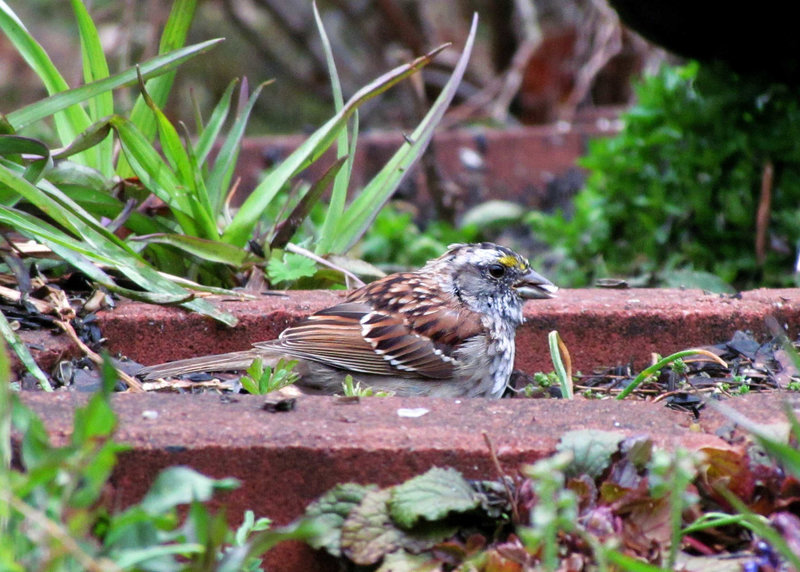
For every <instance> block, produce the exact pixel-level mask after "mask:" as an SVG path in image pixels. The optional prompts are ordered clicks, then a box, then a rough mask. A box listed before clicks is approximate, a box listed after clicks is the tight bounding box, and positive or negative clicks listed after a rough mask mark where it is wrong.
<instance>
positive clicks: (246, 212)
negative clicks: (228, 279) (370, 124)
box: [223, 48, 443, 246]
mask: <svg viewBox="0 0 800 572" xmlns="http://www.w3.org/2000/svg"><path fill="white" fill-rule="evenodd" d="M442 49H443V48H438V49H436V50H434V51H432V52H430V53H429V54H427V55H425V56H422V57H420V58H417V59H415V60H414V61H413V62H411V63H409V64H406V65H403V66H399V67H397V68H395V69H393V70H391V71H389V72H387V73H385V74H384V75H382V76H380V77H379V78H377V79H376V80H374V81H373V82H372V83H370V84H368V85H367V86H365V87H363V88H361V89H360V90H358V91H357V92H356V93H355V95H353V97H351V98H350V100H349V101H348V102H347V104H346V105H345V106H344V107H343V108H342V110H341V111H340V112H339V113H337V114H336V115H334V116H333V117H332V118H331V119H329V120H328V121H327V122H326V123H325V124H324V125H322V127H320V128H319V129H317V130H316V131H315V132H314V133H312V134H311V136H309V138H308V139H306V140H305V141H304V142H303V143H302V144H301V145H300V146H299V147H298V148H297V149H296V150H295V151H294V152H293V153H292V154H291V155H289V157H287V158H286V159H285V160H284V161H283V162H282V163H281V164H280V165H279V166H278V167H276V168H275V169H274V170H272V171H271V172H270V173H269V174H268V175H267V176H266V177H265V178H264V180H263V181H261V183H260V184H259V185H258V186H257V187H256V188H255V189H253V192H252V193H251V194H250V196H249V197H247V200H245V202H244V204H242V206H241V208H240V209H239V212H238V213H237V214H236V216H235V217H234V218H233V220H232V221H231V223H230V224H229V225H228V227H227V228H226V229H225V233H224V234H223V240H224V241H225V242H229V243H231V244H236V245H238V246H244V244H245V243H246V242H247V241H248V240H249V239H250V236H251V234H252V231H253V228H254V227H255V225H256V222H258V219H259V218H260V217H261V213H263V212H264V210H265V209H266V208H267V206H269V204H270V203H271V202H272V199H273V198H275V195H277V194H278V192H279V191H280V190H281V188H283V186H284V185H285V184H286V182H287V181H288V180H289V179H290V178H291V177H293V176H294V175H295V174H297V173H299V172H300V171H302V170H303V169H305V168H306V167H307V166H308V165H310V164H311V163H313V162H314V161H315V160H316V159H318V158H319V157H320V155H322V154H323V153H324V152H325V150H326V149H327V148H328V147H330V145H331V143H333V141H334V140H335V139H336V137H337V136H338V135H339V133H340V132H341V130H342V129H344V128H345V126H346V124H347V121H348V119H349V118H350V116H351V115H352V114H353V113H354V112H355V110H356V109H357V108H358V107H359V106H360V105H361V104H363V103H364V102H366V101H368V100H370V99H372V98H373V97H375V96H377V95H379V94H381V93H383V92H384V91H386V90H387V89H389V88H390V87H392V86H393V85H394V84H396V83H397V82H399V81H402V80H403V79H405V78H407V77H408V76H410V75H412V74H414V73H416V72H417V71H419V69H421V68H422V67H424V66H425V65H427V64H429V63H430V62H431V60H432V59H433V57H434V56H435V55H436V54H438V53H439V52H440V51H441V50H442Z"/></svg>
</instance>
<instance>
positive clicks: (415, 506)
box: [389, 467, 481, 529]
mask: <svg viewBox="0 0 800 572" xmlns="http://www.w3.org/2000/svg"><path fill="white" fill-rule="evenodd" d="M480 502H481V501H480V497H479V496H478V495H477V494H475V491H474V490H473V489H472V487H471V486H470V485H469V483H468V482H467V481H466V479H464V477H463V476H461V473H459V472H458V471H457V470H455V469H452V468H448V469H442V468H440V467H434V468H432V469H431V470H429V471H428V472H427V473H425V474H422V475H419V476H417V477H414V478H413V479H410V480H408V481H406V482H404V483H402V484H400V485H397V486H396V487H394V488H393V489H392V496H391V500H390V501H389V510H390V514H391V515H392V520H394V521H395V522H396V523H397V524H399V525H400V526H401V527H403V528H406V529H409V528H412V527H414V526H415V525H416V524H417V523H418V522H419V521H420V520H421V519H424V520H427V521H435V520H441V519H444V518H445V517H447V515H448V514H450V513H452V512H457V513H458V512H467V511H470V510H473V509H475V508H477V507H478V506H479V505H480Z"/></svg>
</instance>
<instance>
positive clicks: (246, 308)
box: [98, 289, 800, 373]
mask: <svg viewBox="0 0 800 572" xmlns="http://www.w3.org/2000/svg"><path fill="white" fill-rule="evenodd" d="M341 296H342V294H341V293H337V292H331V291H309V292H297V291H294V292H286V293H284V294H281V295H276V296H262V297H261V298H260V299H259V300H255V301H253V300H248V301H238V300H219V304H220V306H221V307H223V308H224V309H225V310H227V311H229V312H232V313H233V314H235V315H236V316H237V317H238V318H239V320H240V321H239V325H237V326H236V327H234V328H228V327H226V326H223V325H221V324H218V323H216V322H214V321H213V320H210V319H208V318H204V317H202V316H199V315H196V314H189V313H187V312H185V311H183V310H182V309H180V308H168V307H158V306H149V305H145V304H139V303H132V302H122V303H120V304H119V306H118V307H117V308H116V309H114V310H113V311H110V312H103V313H101V314H100V315H99V316H98V319H99V323H100V327H101V330H102V332H103V335H104V336H105V337H106V338H108V345H109V349H110V350H111V351H113V352H120V353H122V354H124V355H126V356H128V357H130V358H131V359H134V360H136V361H139V362H141V363H143V364H147V365H149V364H153V363H159V362H162V361H169V360H174V359H180V358H186V357H192V356H196V355H203V354H208V353H220V352H227V351H234V350H241V349H245V348H248V347H249V346H250V344H251V343H252V342H256V341H261V340H267V339H272V338H274V337H276V336H277V335H278V334H279V333H280V332H281V330H283V329H284V328H286V327H287V326H289V325H291V324H293V323H295V322H296V321H297V320H299V319H301V318H302V317H304V316H305V315H307V314H308V313H310V312H313V311H316V310H320V309H322V308H324V307H326V306H329V305H332V304H334V303H336V302H337V301H338V300H340V299H341ZM768 315H773V316H775V317H776V318H777V319H778V321H779V322H780V323H782V324H785V325H786V326H787V327H788V328H789V330H790V334H791V335H792V336H794V335H797V333H798V326H800V289H771V290H767V289H762V290H754V291H751V292H745V293H743V294H742V295H741V296H740V297H732V296H721V295H718V294H705V293H703V292H702V291H700V290H666V289H629V290H610V289H581V290H561V291H559V295H558V297H557V298H554V299H552V300H534V301H530V302H528V303H527V304H526V305H525V316H526V319H527V322H526V324H525V325H524V326H522V327H521V328H520V329H519V331H518V335H517V367H518V368H519V369H521V370H523V371H525V372H527V373H534V372H536V371H551V370H552V369H553V366H552V363H551V360H550V355H549V351H548V346H547V334H548V332H550V331H551V330H558V331H559V333H560V335H561V337H562V338H563V340H564V342H565V343H566V345H567V347H568V348H569V351H570V354H571V356H572V363H573V368H574V370H576V371H577V370H581V371H584V372H588V371H591V370H592V368H596V367H598V366H616V365H620V364H627V363H628V362H629V361H633V362H634V365H635V367H636V368H638V369H643V368H644V367H646V365H648V364H649V362H650V359H651V353H653V352H658V353H660V354H662V355H667V354H668V353H671V352H674V351H679V350H684V349H688V348H690V347H693V346H698V345H708V344H714V343H718V342H722V341H725V340H728V339H730V338H731V336H732V335H733V333H734V332H735V331H736V330H737V329H739V330H752V331H753V332H755V333H756V334H757V335H759V336H760V337H762V338H765V337H766V336H767V334H768V330H767V328H766V326H765V324H764V319H765V317H766V316H768Z"/></svg>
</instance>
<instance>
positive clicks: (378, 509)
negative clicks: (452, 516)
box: [341, 489, 457, 566]
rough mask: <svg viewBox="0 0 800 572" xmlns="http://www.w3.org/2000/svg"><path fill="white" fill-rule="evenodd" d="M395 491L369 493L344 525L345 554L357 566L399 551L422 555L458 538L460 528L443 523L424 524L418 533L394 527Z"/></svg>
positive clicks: (417, 530) (416, 529)
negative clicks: (392, 502)
mask: <svg viewBox="0 0 800 572" xmlns="http://www.w3.org/2000/svg"><path fill="white" fill-rule="evenodd" d="M391 498H392V490H391V489H384V490H379V491H369V492H367V494H365V495H364V498H363V499H362V500H361V503H359V505H358V506H356V507H355V508H353V509H352V510H351V511H350V514H349V515H348V516H347V518H346V519H345V521H344V523H343V524H342V535H341V548H342V553H343V554H344V555H346V556H347V557H348V558H349V559H350V560H352V561H353V562H355V563H356V564H361V565H365V566H366V565H370V564H375V563H376V562H378V561H379V560H380V559H381V558H383V557H384V556H385V555H387V554H390V553H392V552H394V551H395V550H397V549H398V548H407V549H408V550H409V551H411V552H421V551H423V550H427V549H428V548H431V547H432V546H435V545H436V544H438V543H439V542H441V541H442V540H444V539H446V538H449V537H450V536H452V535H453V534H455V532H456V530H457V527H456V526H450V525H446V524H443V523H439V522H432V523H421V524H419V525H418V526H417V527H415V528H414V530H403V529H401V528H398V527H396V526H395V525H394V523H393V521H392V519H391V517H390V516H389V509H388V503H389V501H390V500H391Z"/></svg>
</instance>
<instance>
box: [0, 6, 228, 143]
mask: <svg viewBox="0 0 800 572" xmlns="http://www.w3.org/2000/svg"><path fill="white" fill-rule="evenodd" d="M0 13H2V11H0ZM221 41H222V39H215V40H208V41H206V42H201V43H199V44H194V45H191V46H188V47H186V48H181V49H179V50H175V51H172V52H169V53H168V54H164V55H162V56H156V57H154V58H152V59H150V60H147V61H146V62H144V63H142V64H140V65H139V69H140V71H141V74H142V77H143V78H144V79H148V78H153V77H156V76H159V75H161V74H163V73H166V72H169V71H170V70H173V69H175V68H176V67H178V66H179V65H181V64H182V63H184V62H185V61H187V60H189V59H191V58H193V57H195V56H197V55H199V54H202V53H204V52H207V51H208V50H210V49H211V48H213V47H214V46H216V45H217V44H219V43H220V42H221ZM136 82H137V76H136V68H130V69H127V70H125V71H123V72H120V73H118V74H114V75H112V76H111V77H107V78H106V79H103V80H99V81H94V82H92V83H90V84H88V85H83V86H81V87H76V88H74V89H70V90H69V91H64V92H61V93H57V94H55V95H51V96H50V97H46V98H44V99H41V100H39V101H37V102H36V103H32V104H30V105H27V106H25V107H23V108H21V109H18V110H16V111H12V112H11V113H9V114H7V115H6V119H7V120H8V122H9V123H10V124H11V126H12V127H13V128H14V129H15V130H17V131H19V130H20V129H22V128H23V127H27V126H28V125H30V124H32V123H35V122H36V121H40V120H42V119H44V118H45V117H50V116H51V115H53V114H55V113H58V112H59V111H62V110H64V109H66V108H69V106H71V105H74V104H76V103H80V102H83V101H86V100H87V99H89V98H91V97H94V96H95V95H97V94H98V93H101V92H103V91H108V90H111V89H117V88H119V87H124V86H126V85H133V84H135V83H136ZM89 124H90V121H89V120H88V116H87V121H86V122H83V123H82V127H81V129H78V130H76V131H75V133H76V134H77V133H79V132H80V131H81V130H82V129H85V128H87V127H88V126H89ZM70 140H71V139H70ZM67 143H68V141H67ZM65 144H66V143H65Z"/></svg>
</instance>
